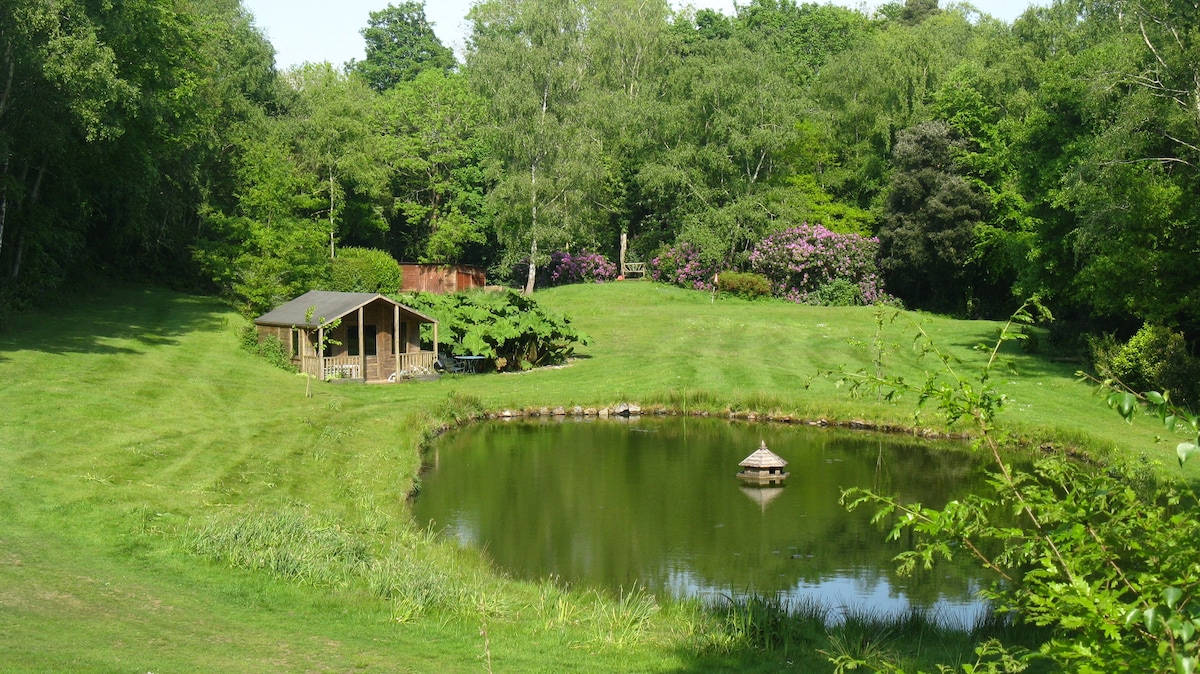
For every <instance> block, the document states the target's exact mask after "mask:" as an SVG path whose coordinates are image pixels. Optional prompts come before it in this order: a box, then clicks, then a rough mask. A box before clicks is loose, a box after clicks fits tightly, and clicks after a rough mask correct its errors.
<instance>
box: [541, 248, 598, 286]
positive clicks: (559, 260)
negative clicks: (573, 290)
mask: <svg viewBox="0 0 1200 674" xmlns="http://www.w3.org/2000/svg"><path fill="white" fill-rule="evenodd" d="M527 273H528V272H527ZM616 277H617V265H615V264H613V263H612V262H609V261H608V260H607V259H605V257H604V256H603V255H601V254H599V253H589V252H587V251H586V250H583V251H580V252H579V253H578V254H575V255H572V254H570V253H562V252H559V253H553V254H551V255H550V285H564V284H567V283H603V282H604V281H611V280H613V279H615V278H616Z"/></svg>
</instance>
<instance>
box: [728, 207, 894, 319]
mask: <svg viewBox="0 0 1200 674" xmlns="http://www.w3.org/2000/svg"><path fill="white" fill-rule="evenodd" d="M878 251H879V239H876V238H866V237H863V236H859V235H857V234H838V233H837V232H832V231H830V230H828V229H826V228H825V227H823V226H821V225H809V224H807V223H805V224H803V225H800V226H798V227H792V228H791V229H787V230H784V231H782V232H778V233H776V234H772V235H771V236H768V237H767V238H765V239H763V240H762V241H761V242H759V244H758V245H757V246H755V248H754V251H753V252H752V253H750V265H751V267H752V268H753V269H754V271H755V272H757V273H759V274H762V275H763V276H766V277H767V278H769V279H771V290H772V291H773V292H774V293H775V295H776V296H778V297H782V298H784V299H788V300H791V301H792V302H798V303H802V304H814V303H817V291H818V290H819V289H820V288H821V286H824V285H825V284H827V283H830V282H831V281H834V280H836V279H844V280H846V281H849V282H850V283H853V284H855V285H857V286H858V289H859V290H860V291H861V293H862V298H863V301H864V302H866V303H867V304H872V303H874V302H875V301H877V300H880V299H883V288H882V284H881V282H880V280H879V267H878V266H877V264H876V262H875V259H876V255H877V253H878Z"/></svg>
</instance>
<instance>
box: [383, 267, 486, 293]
mask: <svg viewBox="0 0 1200 674" xmlns="http://www.w3.org/2000/svg"><path fill="white" fill-rule="evenodd" d="M400 273H401V278H402V279H403V280H402V281H401V283H402V284H403V287H401V288H400V290H401V291H402V292H414V291H420V292H426V293H437V294H439V295H445V294H448V293H454V292H458V291H460V290H469V289H471V288H482V287H484V286H486V285H487V274H486V273H485V272H484V270H483V267H476V266H473V265H469V264H411V263H403V264H401V265H400Z"/></svg>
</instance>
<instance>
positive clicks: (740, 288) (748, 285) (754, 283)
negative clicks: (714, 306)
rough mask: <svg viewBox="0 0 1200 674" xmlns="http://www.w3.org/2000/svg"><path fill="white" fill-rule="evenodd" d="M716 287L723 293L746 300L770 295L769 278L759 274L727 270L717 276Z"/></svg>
mask: <svg viewBox="0 0 1200 674" xmlns="http://www.w3.org/2000/svg"><path fill="white" fill-rule="evenodd" d="M717 288H718V289H719V290H720V291H721V292H723V293H729V294H731V295H737V296H738V297H744V298H746V299H748V300H752V299H756V298H759V297H770V296H771V280H770V279H768V278H767V277H766V276H763V275H761V274H747V273H743V272H736V271H727V272H723V273H722V274H721V275H720V276H719V277H718V278H717Z"/></svg>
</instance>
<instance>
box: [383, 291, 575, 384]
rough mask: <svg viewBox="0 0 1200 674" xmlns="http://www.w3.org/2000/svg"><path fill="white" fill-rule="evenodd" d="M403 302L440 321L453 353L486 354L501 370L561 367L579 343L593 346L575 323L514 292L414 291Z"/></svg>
mask: <svg viewBox="0 0 1200 674" xmlns="http://www.w3.org/2000/svg"><path fill="white" fill-rule="evenodd" d="M400 301H401V302H402V303H404V304H407V305H408V306H411V307H413V308H414V309H417V310H418V311H421V312H423V313H426V314H428V315H430V316H432V317H433V318H436V319H437V320H438V324H439V328H440V330H439V333H440V337H441V339H442V341H443V343H444V345H445V348H446V349H447V350H449V351H450V352H451V353H454V354H458V355H473V356H484V357H485V358H487V359H489V360H492V361H493V362H494V363H495V364H496V369H497V370H528V369H530V368H533V367H537V366H540V365H551V364H555V363H561V362H563V361H565V360H566V359H567V358H568V357H570V356H571V354H572V353H574V351H575V346H576V345H577V344H581V345H587V344H591V338H589V337H588V336H587V335H585V334H583V333H582V332H580V331H579V330H577V329H576V328H575V327H574V326H572V325H571V321H570V319H568V318H567V317H565V316H561V315H559V314H556V313H554V312H551V311H549V310H547V309H545V308H543V307H542V306H540V305H539V304H538V303H537V302H536V301H535V300H533V299H532V298H530V297H526V296H524V295H520V294H518V293H516V292H514V291H512V290H506V291H504V292H482V291H473V292H464V293H454V294H451V295H434V294H431V293H414V294H409V295H403V296H401V298H400Z"/></svg>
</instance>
